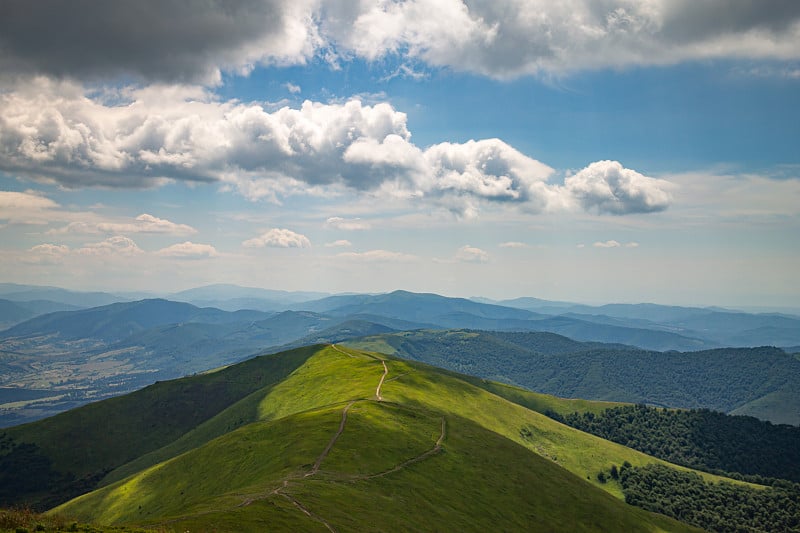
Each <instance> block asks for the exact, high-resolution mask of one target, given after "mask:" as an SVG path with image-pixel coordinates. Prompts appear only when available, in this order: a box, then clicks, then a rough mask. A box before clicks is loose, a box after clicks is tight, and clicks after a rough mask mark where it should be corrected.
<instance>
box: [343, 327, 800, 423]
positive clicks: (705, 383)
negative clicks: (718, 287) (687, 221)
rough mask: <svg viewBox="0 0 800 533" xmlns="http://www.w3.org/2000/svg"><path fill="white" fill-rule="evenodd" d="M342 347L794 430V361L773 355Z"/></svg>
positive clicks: (435, 334) (456, 334) (376, 340)
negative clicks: (730, 415) (761, 421)
mask: <svg viewBox="0 0 800 533" xmlns="http://www.w3.org/2000/svg"><path fill="white" fill-rule="evenodd" d="M346 344H347V345H348V346H352V347H355V348H361V349H367V350H374V351H378V352H381V353H385V354H390V355H396V356H398V357H402V358H406V359H413V360H418V361H423V362H426V363H429V364H433V365H436V366H440V367H443V368H447V369H450V370H455V371H457V372H463V373H466V374H471V375H476V376H481V377H484V378H487V379H492V380H497V381H503V382H506V383H512V384H516V385H520V386H522V387H525V388H528V389H532V390H537V391H541V392H544V393H547V394H553V395H556V396H562V397H570V398H586V399H590V400H612V401H621V402H629V403H647V404H651V405H658V406H664V407H682V408H708V409H714V410H716V411H722V412H725V413H734V414H741V415H750V416H756V417H759V418H762V419H765V420H770V421H772V422H775V423H786V424H794V425H800V360H798V358H796V357H794V356H792V355H789V354H787V353H786V352H784V351H783V350H780V349H778V348H772V347H761V348H720V349H716V350H705V351H699V352H687V353H680V352H653V351H646V350H639V349H635V348H631V347H624V346H618V345H617V346H614V345H607V344H600V343H587V342H577V341H574V340H571V339H568V338H565V337H559V336H557V335H554V334H552V333H535V332H529V333H525V332H523V333H517V332H486V331H471V330H444V331H442V330H419V331H410V332H396V333H385V334H381V335H375V336H370V337H365V338H362V339H357V340H351V341H346Z"/></svg>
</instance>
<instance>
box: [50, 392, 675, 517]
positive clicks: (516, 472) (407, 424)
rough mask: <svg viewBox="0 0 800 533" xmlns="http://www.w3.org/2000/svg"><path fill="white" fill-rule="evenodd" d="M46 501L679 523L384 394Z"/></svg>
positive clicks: (283, 421) (180, 510)
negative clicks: (68, 498) (72, 495)
mask: <svg viewBox="0 0 800 533" xmlns="http://www.w3.org/2000/svg"><path fill="white" fill-rule="evenodd" d="M373 384H377V380H373ZM373 392H374V391H373ZM381 394H382V391H381ZM382 395H383V394H382ZM56 511H57V512H62V513H64V514H68V515H70V516H75V517H77V518H79V519H83V520H91V521H93V522H95V523H108V524H142V525H149V526H153V527H163V528H167V529H173V530H175V531H187V530H188V531H195V530H205V531H208V530H215V531H246V530H286V531H290V530H291V531H315V530H318V531H328V530H333V531H364V530H370V531H398V530H415V531H444V530H447V531H489V530H503V531H512V530H517V531H566V530H569V531H684V530H688V528H686V527H684V526H683V525H681V524H679V523H677V522H674V521H672V520H669V519H667V518H664V517H661V516H659V515H654V514H651V513H647V512H644V511H641V510H639V509H636V508H634V507H631V506H628V505H626V504H624V503H623V502H622V501H620V500H618V499H616V498H614V497H613V496H611V495H609V494H606V493H604V492H602V491H599V490H597V489H595V488H594V487H592V486H591V485H589V484H587V483H585V482H583V481H582V480H580V479H579V478H577V477H575V476H573V475H571V474H570V473H568V472H566V471H565V470H564V469H562V468H560V467H558V466H557V465H556V464H554V463H553V462H551V461H548V460H547V459H544V458H542V457H540V456H538V455H536V454H533V453H530V452H529V451H528V450H526V449H524V448H523V447H521V446H519V445H517V444H515V443H513V442H511V441H510V440H509V439H506V438H504V437H502V436H500V435H498V434H496V433H494V432H492V431H489V430H487V429H485V428H483V427H481V426H479V425H478V424H476V423H474V422H472V421H470V420H467V419H464V418H461V417H458V416H455V415H442V414H441V413H439V412H436V411H432V410H429V409H426V408H424V407H419V406H406V405H400V404H396V403H394V402H392V401H390V400H389V399H388V398H386V397H384V400H383V401H381V402H378V401H376V400H375V399H374V397H373V398H372V399H355V400H350V401H346V402H340V403H337V404H334V405H329V406H327V407H323V408H320V409H315V410H310V411H304V412H299V413H296V414H292V415H289V416H285V417H282V418H280V419H277V420H272V421H265V422H254V423H251V424H248V425H247V426H244V427H242V428H240V429H237V430H235V431H233V432H231V433H228V434H226V435H224V436H221V437H219V438H217V439H214V440H212V441H210V442H209V443H207V444H205V445H203V446H201V447H199V448H196V449H194V450H192V451H189V452H187V453H185V454H182V455H179V456H177V457H175V458H173V459H171V460H168V461H165V462H163V463H160V464H158V465H155V466H153V467H150V468H148V469H146V470H144V471H143V472H140V473H138V474H136V475H134V476H131V477H129V478H127V479H125V480H123V481H120V482H117V483H115V484H113V485H110V486H107V487H104V488H102V489H100V490H98V491H95V492H93V493H91V494H88V495H85V496H83V497H81V498H78V499H76V500H73V501H72V502H69V503H67V504H65V505H64V506H62V507H61V508H59V509H57V510H56Z"/></svg>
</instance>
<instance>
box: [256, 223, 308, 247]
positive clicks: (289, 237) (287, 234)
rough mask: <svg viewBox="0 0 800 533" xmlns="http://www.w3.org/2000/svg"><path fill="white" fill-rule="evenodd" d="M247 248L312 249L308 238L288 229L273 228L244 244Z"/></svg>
mask: <svg viewBox="0 0 800 533" xmlns="http://www.w3.org/2000/svg"><path fill="white" fill-rule="evenodd" d="M242 246H244V247H245V248H263V247H265V246H269V247H273V248H311V241H309V240H308V237H306V236H305V235H301V234H299V233H295V232H294V231H291V230H288V229H280V228H273V229H270V230H269V231H266V232H264V233H262V234H261V235H259V236H258V237H254V238H252V239H248V240H246V241H244V242H243V243H242Z"/></svg>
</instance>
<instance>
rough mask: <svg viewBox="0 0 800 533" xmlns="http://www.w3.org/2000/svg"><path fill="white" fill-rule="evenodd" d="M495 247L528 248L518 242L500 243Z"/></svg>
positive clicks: (526, 245) (528, 246)
mask: <svg viewBox="0 0 800 533" xmlns="http://www.w3.org/2000/svg"><path fill="white" fill-rule="evenodd" d="M497 246H498V247H500V248H530V245H528V244H525V243H524V242H518V241H508V242H501V243H500V244H498V245H497Z"/></svg>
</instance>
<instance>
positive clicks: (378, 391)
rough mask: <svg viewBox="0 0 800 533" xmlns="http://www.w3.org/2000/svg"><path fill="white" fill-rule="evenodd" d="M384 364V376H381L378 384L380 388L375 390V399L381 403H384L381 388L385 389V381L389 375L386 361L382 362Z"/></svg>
mask: <svg viewBox="0 0 800 533" xmlns="http://www.w3.org/2000/svg"><path fill="white" fill-rule="evenodd" d="M381 363H383V375H382V376H381V380H380V381H379V382H378V388H377V389H375V398H376V399H377V400H378V401H379V402H382V401H383V396H381V387H383V380H385V379H386V375H387V374H389V367H388V366H386V361H383V360H381Z"/></svg>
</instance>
